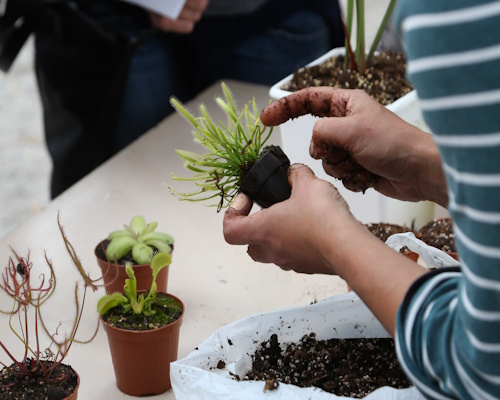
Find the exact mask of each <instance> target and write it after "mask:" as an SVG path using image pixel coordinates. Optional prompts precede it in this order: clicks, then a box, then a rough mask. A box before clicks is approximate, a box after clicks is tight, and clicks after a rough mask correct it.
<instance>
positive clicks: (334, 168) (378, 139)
mask: <svg viewBox="0 0 500 400" xmlns="http://www.w3.org/2000/svg"><path fill="white" fill-rule="evenodd" d="M305 114H312V115H315V116H319V117H325V118H321V119H319V120H318V121H317V122H316V123H315V125H314V128H313V135H312V140H311V145H310V149H309V151H310V154H311V156H312V157H313V158H315V159H321V160H323V168H324V169H325V171H326V172H327V173H328V174H329V175H331V176H333V177H336V178H339V179H342V182H343V184H344V186H345V187H346V188H347V189H350V190H352V191H355V192H359V191H363V192H364V191H365V190H366V189H368V188H369V187H373V188H374V189H375V190H377V191H379V192H380V193H382V194H384V195H386V196H389V197H393V198H396V199H401V200H407V201H419V200H433V201H435V202H437V203H438V204H441V205H443V206H446V204H447V201H448V197H447V190H446V181H445V176H444V172H443V170H442V167H441V158H440V156H439V151H438V149H437V146H436V145H435V143H434V141H433V140H432V136H431V135H430V134H428V133H427V132H423V131H421V130H420V129H418V128H416V127H415V126H413V125H410V124H408V123H406V122H405V121H404V120H402V119H401V118H399V117H398V116H397V115H395V114H394V113H392V112H391V111H389V110H388V109H387V108H386V107H384V106H382V105H381V104H379V103H378V102H376V101H375V100H373V99H372V98H370V97H369V96H368V95H367V94H366V93H365V92H364V91H361V90H352V89H349V90H343V89H334V88H327V87H318V88H308V89H303V90H299V91H297V92H295V93H292V94H291V95H289V96H286V97H284V98H282V99H280V100H278V101H275V102H273V103H271V104H270V105H269V106H267V107H266V108H265V109H264V110H263V111H262V113H261V120H262V122H263V123H264V125H267V126H276V125H279V124H281V123H283V122H285V121H287V120H289V119H291V118H296V117H298V116H301V115H305Z"/></svg>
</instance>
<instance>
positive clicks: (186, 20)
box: [149, 0, 209, 34]
mask: <svg viewBox="0 0 500 400" xmlns="http://www.w3.org/2000/svg"><path fill="white" fill-rule="evenodd" d="M208 3H209V0H186V3H185V4H184V7H183V8H182V11H181V13H180V14H179V16H178V17H177V19H171V18H168V17H165V16H163V15H160V14H157V13H155V12H153V11H149V18H150V19H151V22H152V23H153V25H154V26H156V27H157V28H159V29H161V30H163V31H165V32H176V33H183V34H188V33H191V32H192V31H193V29H194V26H195V25H196V23H197V22H198V21H199V20H200V19H201V16H202V14H203V11H205V8H207V6H208Z"/></svg>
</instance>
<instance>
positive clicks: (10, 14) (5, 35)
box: [0, 0, 64, 72]
mask: <svg viewBox="0 0 500 400" xmlns="http://www.w3.org/2000/svg"><path fill="white" fill-rule="evenodd" d="M63 1H64V0H3V1H2V0H0V7H3V10H0V69H1V70H2V71H4V72H8V71H9V69H10V67H11V65H12V63H13V62H14V60H15V59H16V57H17V55H18V53H19V51H20V50H21V49H22V47H23V45H24V43H25V42H26V40H27V39H28V37H29V35H30V34H31V33H32V32H33V30H34V28H35V25H36V22H37V20H38V16H39V15H40V13H41V12H42V11H43V9H45V8H46V7H49V6H53V5H55V4H57V3H62V2H63Z"/></svg>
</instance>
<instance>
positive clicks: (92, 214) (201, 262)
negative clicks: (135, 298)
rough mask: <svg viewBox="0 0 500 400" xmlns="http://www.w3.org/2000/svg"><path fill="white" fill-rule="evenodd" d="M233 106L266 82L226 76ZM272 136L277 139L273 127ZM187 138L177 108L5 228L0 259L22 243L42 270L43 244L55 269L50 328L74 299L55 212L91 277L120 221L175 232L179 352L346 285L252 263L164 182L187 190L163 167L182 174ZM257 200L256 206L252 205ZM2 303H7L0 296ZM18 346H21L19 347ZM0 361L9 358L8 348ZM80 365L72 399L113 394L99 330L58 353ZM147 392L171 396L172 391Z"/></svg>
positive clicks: (216, 91) (203, 98)
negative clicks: (229, 327)
mask: <svg viewBox="0 0 500 400" xmlns="http://www.w3.org/2000/svg"><path fill="white" fill-rule="evenodd" d="M227 84H228V86H229V87H230V89H231V91H232V92H233V94H234V96H235V99H236V101H237V103H238V104H239V106H240V107H241V106H243V105H244V104H245V103H246V102H248V101H250V100H252V98H253V97H255V99H256V102H257V104H258V106H259V107H261V108H263V107H264V106H265V105H266V104H267V103H268V102H269V101H270V98H269V95H268V92H269V87H266V86H258V85H250V84H244V83H241V82H236V81H227ZM215 96H222V90H221V87H220V83H216V84H214V85H213V86H211V87H209V88H208V89H207V90H206V91H204V92H203V93H202V94H200V95H199V96H198V97H197V98H195V99H194V100H193V101H191V102H190V103H189V104H188V107H189V108H190V110H191V111H193V112H194V113H197V111H198V110H197V107H198V105H199V104H201V103H204V104H205V105H206V106H207V108H208V110H209V112H210V114H211V115H212V116H213V117H215V118H217V117H219V116H220V115H221V114H220V110H218V107H217V105H216V104H215V102H214V101H213V99H214V97H215ZM271 142H272V143H273V144H280V138H279V134H278V130H276V133H273V137H272V139H271ZM198 146H199V145H197V144H196V143H194V142H193V139H192V135H191V129H190V126H189V125H188V124H187V122H186V121H185V120H183V119H182V118H181V117H180V116H179V115H177V114H176V113H174V114H172V115H171V116H169V117H168V118H166V119H165V120H164V121H163V122H162V123H160V124H159V125H158V126H157V127H155V128H154V129H152V130H151V131H149V132H148V133H146V134H145V135H143V136H142V137H141V138H140V139H138V140H137V141H136V142H134V143H132V144H131V145H130V146H128V147H127V148H126V149H124V150H123V151H122V152H120V153H119V154H117V155H116V156H114V157H113V158H112V159H110V160H109V161H108V162H106V163H105V164H103V165H102V166H100V167H99V168H97V169H96V170H95V171H93V172H92V173H91V174H89V175H88V176H86V177H85V178H83V179H82V180H81V181H79V182H78V183H77V184H75V185H74V186H72V187H71V188H70V189H68V190H67V191H66V192H64V193H63V194H62V195H60V196H59V197H57V198H56V199H54V200H53V201H52V202H50V203H49V204H48V205H47V206H46V207H45V208H44V209H43V210H41V212H39V213H38V214H36V215H35V216H33V217H32V218H30V219H29V220H28V221H26V222H25V223H24V224H22V225H20V226H19V227H18V228H16V229H15V230H13V231H12V232H10V233H8V234H7V235H6V236H5V237H4V238H2V240H1V245H0V256H1V260H2V264H3V266H5V265H6V264H7V262H8V259H9V257H10V255H11V250H10V247H9V246H12V248H14V249H15V250H16V251H17V252H18V253H20V254H21V255H25V254H26V253H27V251H28V250H29V251H30V260H31V262H33V265H34V267H33V268H34V270H36V269H39V268H44V266H45V258H44V252H46V254H47V256H48V257H49V258H50V259H51V260H52V263H53V265H54V268H55V272H56V276H57V278H58V281H57V285H58V287H57V291H56V294H55V295H54V297H53V298H52V299H51V302H50V303H49V304H47V306H48V307H47V310H46V311H45V314H44V315H45V317H46V320H47V321H48V322H49V323H52V324H54V326H56V327H57V325H58V324H59V322H61V323H63V326H64V323H65V322H66V323H67V321H68V320H69V319H70V317H71V315H72V310H73V307H74V301H73V297H72V296H73V291H74V282H75V277H76V275H75V274H74V271H73V267H72V264H71V261H70V259H69V256H68V254H67V253H66V251H65V249H64V244H63V242H62V239H61V234H60V232H59V228H58V225H57V217H58V214H59V216H60V220H61V223H62V225H63V226H64V229H65V232H66V235H67V237H68V239H69V240H70V242H71V243H72V244H73V246H74V248H75V250H76V252H77V255H78V256H79V258H80V260H81V262H82V264H83V267H84V269H85V270H86V271H88V272H89V273H90V275H91V276H92V277H98V276H100V269H99V267H98V265H97V262H96V260H95V256H94V253H93V251H94V248H95V246H96V244H97V243H98V242H99V241H101V240H102V239H104V238H105V237H106V236H107V234H108V233H109V232H111V231H112V230H116V229H121V228H122V226H123V224H125V223H128V222H130V219H131V218H132V217H133V216H134V215H138V214H140V215H143V216H144V217H145V219H146V221H147V222H150V221H157V222H158V228H157V231H159V232H167V233H170V234H171V235H172V236H174V238H175V251H174V254H173V261H172V265H171V266H170V270H169V281H168V292H170V293H172V294H174V295H176V296H177V297H179V298H181V299H182V301H183V302H184V304H185V307H186V311H185V316H184V320H183V325H182V327H181V333H180V343H179V358H182V357H184V356H186V355H187V354H189V353H190V352H191V351H192V350H193V349H194V348H195V347H196V346H197V345H198V344H199V343H201V342H202V341H203V340H204V339H205V338H207V337H208V336H209V335H210V334H211V333H213V332H214V331H215V330H217V329H218V328H219V327H221V326H223V325H226V324H228V323H230V322H233V321H236V320H239V319H242V318H245V317H248V316H250V315H253V314H258V313H262V312H266V311H271V310H277V309H281V308H288V307H293V306H302V305H307V304H310V303H311V302H313V301H316V300H321V299H323V298H326V297H329V296H332V295H335V294H340V293H344V292H346V285H345V283H344V281H343V280H341V279H340V278H338V277H325V276H309V275H300V274H296V273H294V272H284V271H282V270H280V269H279V268H277V267H276V266H274V265H272V264H259V263H255V262H254V261H253V260H252V259H251V258H250V257H249V256H248V255H247V253H246V247H245V246H231V245H229V244H227V243H226V242H225V240H224V238H223V235H222V219H223V212H220V213H217V212H216V209H215V208H213V207H206V206H205V205H204V204H202V203H191V202H184V201H179V200H178V199H176V198H175V197H174V196H173V195H172V194H171V193H170V191H169V190H168V188H167V185H168V184H175V187H176V188H177V189H181V190H182V189H183V188H185V189H186V190H190V189H192V187H191V186H190V185H191V184H189V183H187V182H172V180H171V178H170V174H171V173H172V172H173V173H174V174H175V175H178V176H179V175H182V176H186V174H187V171H186V170H185V169H184V168H183V162H182V160H181V159H180V158H179V157H178V156H177V155H176V153H175V151H174V150H175V149H184V150H197V149H198V150H199V147H198ZM255 207H256V206H255ZM102 294H104V289H102V288H100V289H99V290H98V291H97V292H96V293H92V292H89V293H88V295H87V302H86V304H85V313H84V317H83V320H82V324H81V326H80V331H79V333H80V336H81V338H82V339H85V338H86V337H88V336H89V335H91V333H92V332H93V331H94V329H95V327H96V324H97V313H96V311H95V305H96V303H97V300H98V298H99V297H100V296H101V295H102ZM0 302H1V303H0V304H1V307H0V308H1V309H2V310H5V309H7V308H8V307H9V304H8V298H7V297H6V296H5V294H4V293H1V295H0ZM0 318H2V319H3V321H2V322H1V324H0V326H1V329H0V332H1V333H0V335H1V340H2V342H4V343H6V344H7V345H11V346H13V347H14V349H16V348H17V349H20V345H19V343H18V341H16V339H15V337H14V336H13V334H11V332H10V330H9V328H8V318H7V317H6V316H4V315H2V316H0ZM20 351H22V349H21V350H20ZM0 361H2V362H4V363H5V364H8V363H9V359H8V358H7V356H6V354H5V353H3V352H1V353H0ZM65 361H66V362H67V363H68V364H70V365H72V366H73V368H74V369H75V370H76V371H77V372H78V373H79V375H80V379H81V385H80V389H79V398H80V399H121V398H126V397H129V396H127V395H125V394H123V393H121V392H120V391H119V390H118V389H117V387H116V384H115V378H114V372H113V365H112V361H111V356H110V353H109V348H108V343H107V338H106V334H105V332H104V330H103V329H102V328H101V329H99V332H98V334H97V336H96V337H95V339H94V340H93V341H92V342H91V343H89V344H85V345H82V344H75V345H74V346H73V347H72V348H71V350H70V352H69V355H68V357H67V358H66V360H65ZM153 398H162V399H173V398H175V397H174V394H173V393H172V390H170V391H169V392H166V393H164V394H162V395H158V396H153Z"/></svg>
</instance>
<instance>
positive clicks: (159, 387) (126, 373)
mask: <svg viewBox="0 0 500 400" xmlns="http://www.w3.org/2000/svg"><path fill="white" fill-rule="evenodd" d="M167 296H169V297H172V298H174V299H175V300H177V301H178V302H179V303H180V304H181V305H182V314H181V316H180V317H179V318H178V319H177V320H176V321H174V322H172V323H171V324H169V325H166V326H164V327H161V328H158V329H152V330H150V331H130V330H126V329H120V328H115V327H114V326H111V325H109V324H107V323H106V322H105V321H104V320H103V319H102V317H101V323H102V324H103V326H104V330H105V331H106V333H107V336H108V343H109V349H110V351H111V358H112V360H113V367H114V370H115V377H116V385H117V386H118V389H120V390H121V391H122V392H123V393H126V394H128V395H131V396H146V395H156V394H160V393H164V392H166V391H167V390H169V389H170V388H171V387H172V385H171V383H170V363H171V362H173V361H175V360H177V350H178V347H179V332H180V328H181V324H182V318H183V316H184V311H185V308H184V304H183V303H182V301H181V300H180V299H179V298H177V297H175V296H173V295H171V294H167Z"/></svg>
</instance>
